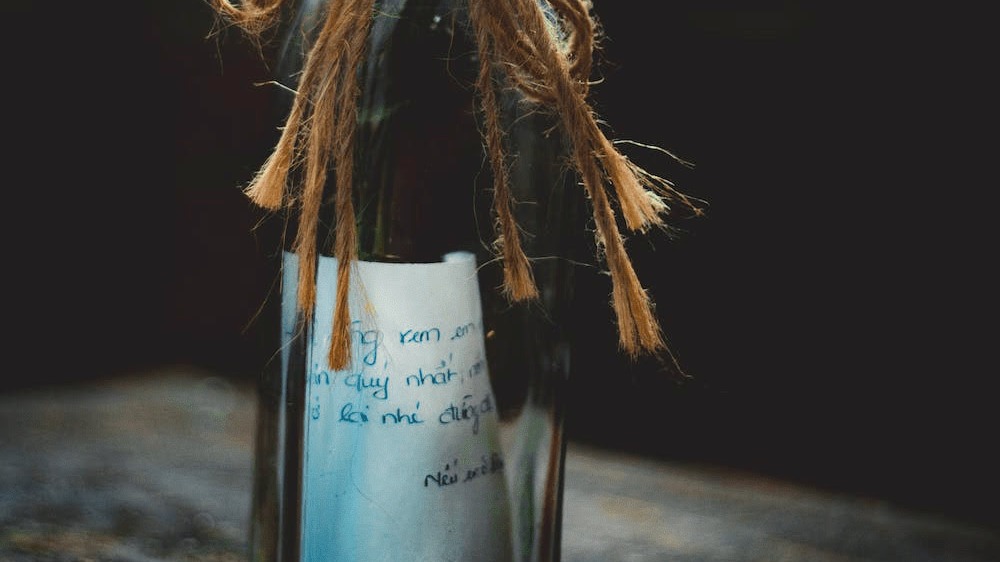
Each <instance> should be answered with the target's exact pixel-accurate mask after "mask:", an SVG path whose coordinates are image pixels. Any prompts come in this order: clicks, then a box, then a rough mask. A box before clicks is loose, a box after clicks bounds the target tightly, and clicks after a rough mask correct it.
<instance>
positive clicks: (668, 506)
mask: <svg viewBox="0 0 1000 562" xmlns="http://www.w3.org/2000/svg"><path fill="white" fill-rule="evenodd" d="M254 414H255V412H254V396H253V389H252V388H246V387H241V386H237V385H234V384H232V383H231V382H229V381H227V380H225V379H222V378H218V377H213V376H209V375H207V374H205V373H199V372H188V371H183V370H175V371H163V372H157V373H148V374H144V375H143V376H142V377H133V378H121V379H115V380H110V381H105V382H100V383H91V384H87V385H76V386H66V387H51V388H41V389H28V390H20V391H14V392H9V393H7V394H3V395H0V561H10V562H21V561H29V560H52V561H76V560H88V561H90V560H93V561H138V562H142V561H154V560H183V561H193V560H205V561H222V560H245V559H246V554H245V553H246V539H247V521H248V513H249V505H250V489H251V472H252V462H253V450H252V436H253V421H254ZM564 509H565V514H564V525H563V546H562V552H563V560H564V561H566V562H584V561H586V562H590V561H593V562H614V561H630V562H633V561H644V560H648V561H654V560H655V561H675V562H694V561H704V562H708V561H712V562H714V561H739V562H742V561H747V562H749V561H761V562H765V561H767V562H775V561H808V562H826V561H830V562H834V561H836V562H846V561H859V562H860V561H866V562H875V561H885V562H888V561H893V562H895V561H899V562H921V561H927V562H943V561H955V562H987V561H994V562H995V561H997V560H1000V536H998V533H997V531H996V530H995V529H990V528H984V527H978V526H975V525H970V524H968V523H960V522H957V521H952V520H948V519H944V518H942V517H938V516H933V515H927V514H919V513H914V512H907V511H904V510H901V509H899V508H896V507H893V506H891V505H888V504H886V503H884V502H879V501H875V500H871V499H864V498H854V497H849V496H842V495H834V494H830V493H827V492H823V491H820V490H814V489H810V488H806V487H801V486H796V485H792V484H789V483H785V482H782V481H778V480H773V479H768V478H764V477H760V476H755V475H751V474H747V473H740V472H734V471H731V470H725V469H722V468H711V467H694V466H689V465H681V464H675V463H670V462H664V461H658V460H653V459H648V458H643V457H633V456H625V455H622V454H618V453H611V452H608V451H603V450H600V449H595V448H589V447H585V446H583V445H581V444H577V443H571V444H570V446H569V450H568V453H567V459H566V492H565V508H564Z"/></svg>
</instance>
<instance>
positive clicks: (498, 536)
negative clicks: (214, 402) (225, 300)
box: [282, 253, 511, 562]
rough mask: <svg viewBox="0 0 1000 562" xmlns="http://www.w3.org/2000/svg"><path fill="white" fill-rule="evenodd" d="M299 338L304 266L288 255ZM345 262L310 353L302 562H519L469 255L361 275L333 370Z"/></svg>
mask: <svg viewBox="0 0 1000 562" xmlns="http://www.w3.org/2000/svg"><path fill="white" fill-rule="evenodd" d="M284 271H285V278H284V283H285V285H284V287H285V291H284V297H283V302H282V307H283V322H284V326H285V328H286V331H285V333H286V334H288V333H290V329H289V328H291V327H294V322H295V319H294V318H295V314H294V306H295V284H296V274H297V259H296V256H295V255H294V254H291V253H286V254H285V267H284ZM336 271H337V261H336V260H335V259H333V258H327V257H323V258H320V260H319V266H318V272H317V283H316V286H317V296H316V312H315V321H314V326H313V330H312V333H311V339H310V342H309V346H308V352H307V357H308V365H309V366H308V369H307V375H306V376H307V378H308V380H307V384H306V399H307V401H308V402H307V404H306V415H305V418H306V419H305V453H304V459H303V470H304V472H303V479H302V485H303V506H302V533H303V537H302V559H303V560H306V561H308V562H329V561H333V560H336V561H338V562H341V561H343V562H347V561H355V560H357V561H364V562H374V561H382V560H385V561H390V560H391V561H394V562H398V561H400V560H433V561H446V560H456V561H458V560H461V561H468V560H476V561H480V560H484V561H488V560H508V559H510V557H511V553H510V550H511V546H510V541H511V538H510V523H509V521H510V513H509V512H510V510H509V507H508V498H507V493H506V479H505V477H504V473H503V471H504V458H503V454H502V451H501V449H500V442H499V434H498V417H497V411H496V403H495V400H494V396H493V392H492V389H491V387H490V382H489V373H488V370H487V365H486V352H485V345H484V334H483V322H482V309H481V305H480V300H479V286H478V282H477V280H476V263H475V258H474V257H473V256H472V255H471V254H455V255H450V256H449V257H448V259H447V260H446V261H443V262H440V263H432V264H393V263H376V262H359V263H358V264H357V268H356V269H355V270H353V272H352V283H351V291H350V297H349V302H350V307H349V308H350V312H351V319H352V324H351V343H352V349H351V359H352V364H351V366H350V368H348V369H346V370H343V371H331V370H329V369H328V368H327V362H326V358H327V353H328V351H329V345H330V332H331V323H332V318H333V305H334V296H335V294H336Z"/></svg>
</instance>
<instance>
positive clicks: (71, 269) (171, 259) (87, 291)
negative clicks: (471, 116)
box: [3, 0, 1000, 524]
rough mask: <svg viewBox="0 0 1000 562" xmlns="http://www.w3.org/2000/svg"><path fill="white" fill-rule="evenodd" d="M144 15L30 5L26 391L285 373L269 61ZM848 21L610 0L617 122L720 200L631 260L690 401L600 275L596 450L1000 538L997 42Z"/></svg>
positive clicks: (666, 166) (21, 122)
mask: <svg viewBox="0 0 1000 562" xmlns="http://www.w3.org/2000/svg"><path fill="white" fill-rule="evenodd" d="M75 4H78V3H75ZM121 4H122V5H121V6H118V5H116V4H115V3H110V4H109V3H101V4H100V6H99V7H94V6H78V5H74V6H73V7H69V8H64V7H60V8H58V9H55V8H54V9H52V10H51V11H46V10H44V9H43V8H38V7H31V6H30V5H29V3H23V6H22V4H18V3H13V2H9V3H5V5H4V8H3V25H4V27H5V33H4V39H3V41H4V42H5V43H6V44H5V45H3V47H4V52H5V53H7V55H8V61H7V65H6V66H7V68H6V70H7V73H6V76H7V78H6V80H5V90H6V95H7V98H6V99H7V100H8V102H7V104H6V109H7V112H6V113H7V115H6V118H5V122H6V123H5V124H6V125H7V127H8V131H9V137H8V139H7V140H8V143H7V144H8V148H7V149H5V152H6V158H5V160H6V161H7V165H6V166H5V168H6V169H7V171H8V174H9V176H8V178H7V181H6V182H4V183H5V187H6V193H7V194H8V198H7V203H6V204H5V207H4V208H5V209H6V210H7V213H6V214H7V220H6V221H5V226H6V227H7V229H8V232H7V240H8V245H9V247H10V248H11V250H12V252H11V253H9V254H8V259H7V267H6V277H7V279H8V282H9V283H12V285H11V286H12V289H11V290H10V292H9V293H8V299H9V302H10V304H11V306H9V307H8V312H9V313H10V314H11V316H10V317H11V318H13V320H14V322H12V323H11V325H10V327H11V328H13V329H12V330H11V331H12V332H14V334H13V337H12V338H11V339H9V340H8V342H7V343H8V345H9V346H10V347H9V350H8V353H7V356H8V357H9V361H8V363H7V368H6V369H5V371H6V373H7V376H6V377H5V378H4V385H5V387H6V389H8V390H13V389H15V388H18V387H24V386H31V385H41V384H69V383H86V382H87V381H90V380H94V379H97V378H103V377H110V376H119V375H128V374H132V373H138V372H142V371H143V370H145V369H149V368H154V367H159V366H169V365H190V366H194V367H198V368H204V369H206V370H207V371H209V372H215V373H219V374H223V375H225V376H229V377H232V378H234V379H239V380H243V381H253V380H254V379H255V377H256V375H257V372H258V371H259V369H260V366H261V365H262V364H263V361H264V360H265V359H266V357H267V356H268V355H269V354H270V352H271V349H270V348H268V347H267V346H266V345H264V344H263V343H262V342H265V341H267V340H266V338H264V337H263V336H262V329H261V325H260V324H259V323H254V322H253V318H254V315H255V313H256V311H257V309H258V308H259V307H260V306H261V305H262V304H263V302H264V300H265V299H266V296H267V293H268V291H269V290H270V288H271V284H272V282H273V280H274V275H275V269H274V264H273V262H272V261H271V260H269V259H268V252H270V251H271V250H272V248H273V246H272V245H271V244H272V241H271V240H270V239H268V236H269V231H268V230H267V228H266V227H265V228H264V229H263V230H260V231H254V225H255V224H256V222H257V221H258V219H259V218H260V215H259V213H258V212H257V211H256V210H255V209H253V208H252V207H251V205H250V204H249V203H248V201H247V200H246V199H245V198H244V196H243V195H242V193H241V192H240V190H239V186H241V185H243V184H245V182H246V181H247V180H248V179H249V178H250V177H251V175H252V174H253V172H254V171H255V170H256V168H257V166H258V165H259V164H260V163H261V162H262V161H263V158H264V157H265V156H266V155H267V153H268V152H269V150H270V148H271V142H272V141H273V139H274V138H275V137H274V130H275V127H276V126H277V125H278V123H276V122H274V121H273V115H272V114H271V113H270V109H269V108H270V104H271V100H272V95H273V92H272V91H270V90H269V89H268V88H266V87H260V86H256V85H255V83H257V82H261V81H264V80H267V79H268V78H269V77H270V76H269V74H268V70H267V68H266V65H265V64H264V62H263V61H262V60H261V59H260V58H259V57H258V56H257V54H256V53H255V52H254V51H253V49H252V47H251V45H249V44H248V43H247V42H246V41H245V40H243V39H242V38H241V37H240V36H239V35H238V34H237V33H236V32H229V33H223V34H221V35H215V36H211V37H210V33H211V31H212V29H213V19H212V13H211V11H210V10H209V9H208V7H207V6H206V5H205V4H204V3H202V2H200V1H199V0H183V1H170V2H167V1H151V0H150V1H146V2H131V3H127V4H126V3H121ZM831 4H832V3H831ZM654 6H655V8H654ZM836 6H837V7H836V9H834V8H833V7H832V6H828V5H824V4H820V3H816V4H815V5H814V4H810V3H806V2H779V1H762V2H755V3H748V2H735V1H729V2H727V1H716V2H693V1H680V2H665V3H659V2H656V3H653V2H639V1H624V0H615V1H611V0H606V1H603V2H596V7H595V11H596V13H597V15H598V17H599V18H600V20H601V22H602V23H603V25H604V29H605V31H606V36H607V37H606V38H605V39H604V40H603V42H602V45H603V51H602V52H601V55H600V56H601V58H600V76H601V78H603V80H604V81H603V82H602V83H600V84H599V85H597V86H595V89H594V98H593V100H594V104H595V107H596V110H597V112H598V114H600V115H601V116H602V117H603V118H604V119H605V121H606V122H607V124H608V126H609V130H610V131H611V135H612V136H613V137H615V138H627V139H632V140H636V141H640V142H643V143H647V144H652V145H657V146H660V147H664V148H667V149H669V150H671V151H673V152H675V153H677V154H678V155H680V156H682V157H683V158H685V159H687V160H690V161H693V162H694V163H695V166H694V167H693V168H691V169H688V168H685V167H683V166H680V165H678V164H676V163H675V162H673V161H671V160H670V159H669V158H667V157H664V156H663V155H660V154H658V153H655V152H651V151H641V150H638V149H627V150H626V152H627V153H628V154H629V155H630V156H631V157H633V159H635V160H636V161H638V162H639V163H641V164H643V165H644V166H645V167H647V169H650V170H651V171H654V172H657V173H659V174H660V175H662V176H665V177H668V178H670V179H671V180H673V181H674V182H675V183H676V184H677V185H678V186H679V187H680V189H681V190H682V191H684V192H686V193H688V194H690V195H694V196H697V197H700V198H703V199H705V200H707V201H708V203H709V206H708V209H707V215H706V217H704V218H702V219H697V220H695V221H685V222H684V223H683V224H681V225H678V226H680V227H681V228H682V229H683V230H684V233H683V235H682V236H680V237H679V238H678V239H676V240H669V239H667V238H666V237H661V236H653V237H652V238H641V237H637V238H634V239H632V240H630V242H629V249H630V252H631V253H632V256H633V259H634V262H635V265H636V268H637V270H638V273H639V276H640V279H641V280H642V281H643V282H644V284H645V285H646V287H647V288H649V290H650V292H651V294H652V296H653V298H654V299H655V300H656V302H657V306H658V308H657V310H658V312H659V314H660V315H661V319H662V323H663V327H664V329H665V332H666V334H667V336H668V338H669V341H670V344H671V348H672V350H673V352H674V354H675V356H676V357H677V359H678V360H679V362H680V364H681V366H682V367H683V369H684V371H685V372H686V373H687V377H686V378H679V377H677V376H676V375H674V374H671V373H668V372H666V371H664V370H663V369H661V368H659V367H658V366H657V365H656V364H655V363H654V362H652V361H649V360H640V361H638V362H635V363H633V362H630V361H628V360H626V359H625V358H624V356H623V355H621V354H620V353H619V352H618V350H617V349H616V340H615V336H614V332H613V325H612V317H611V311H610V308H609V307H608V306H607V300H608V291H609V290H610V288H609V286H608V285H607V279H606V278H605V277H603V276H600V275H597V274H596V273H595V274H594V276H593V277H590V278H584V279H582V280H581V281H580V284H579V286H578V287H577V291H578V293H579V294H580V295H581V299H580V304H579V314H580V319H581V322H589V323H592V326H593V329H592V336H591V337H589V338H587V340H586V341H583V342H580V345H578V347H577V351H576V357H575V358H574V361H575V365H577V368H576V370H575V373H574V377H575V381H574V382H575V385H574V391H573V393H572V396H571V398H572V400H573V402H572V403H571V405H570V414H569V426H568V427H569V431H570V435H571V436H573V437H574V438H577V439H580V440H587V441H590V442H594V443H598V444H602V445H606V446H611V447H618V448H624V449H629V450H637V451H642V452H644V453H648V454H651V455H657V456H661V457H664V458H671V459H676V460H684V461H692V462H702V461H704V462H711V463H719V464H723V465H728V466H735V467H739V468H747V469H752V470H759V471H762V472H763V473H766V474H773V475H778V476H781V477H787V478H791V479H795V480H799V481H802V482H806V483H811V484H815V485H819V486H823V487H829V488H831V489H836V490H843V491H847V492H850V493H857V494H864V495H870V496H872V497H873V498H876V499H881V500H886V501H891V502H896V503H899V504H903V505H907V506H910V507H914V508H918V509H925V510H929V511H937V512H942V513H947V514H949V515H954V516H957V517H968V518H973V519H978V520H984V521H987V522H989V523H991V524H996V523H997V522H998V517H997V515H996V510H995V509H994V507H995V506H996V505H997V502H998V500H1000V494H998V487H997V485H996V482H995V478H996V474H997V473H998V469H1000V463H998V461H997V460H995V459H994V458H993V456H994V455H993V453H994V450H995V448H996V434H997V431H996V430H997V428H998V424H997V422H998V421H1000V418H998V416H997V413H996V408H995V406H994V397H995V396H996V393H995V391H994V390H993V386H994V385H993V383H994V380H995V379H996V378H997V375H998V374H1000V373H998V371H997V368H996V364H995V362H994V360H993V358H992V356H991V353H990V351H991V350H992V347H993V345H992V344H993V343H994V339H995V333H996V331H995V325H996V321H995V318H996V317H995V315H994V314H991V312H993V311H994V306H993V304H994V298H993V297H992V295H991V294H990V293H991V292H992V291H991V290H992V289H994V288H995V285H994V284H993V283H992V282H991V281H990V280H989V277H988V276H989V275H990V272H991V271H992V266H993V265H994V263H995V261H996V251H995V246H994V245H993V244H992V240H993V239H992V230H993V229H992V228H990V227H989V225H990V224H991V223H990V222H988V218H989V217H988V216H987V213H988V210H989V208H990V207H989V205H990V204H991V203H990V202H991V201H992V197H991V192H992V191H995V188H996V179H995V176H992V175H989V174H988V173H985V172H977V171H975V170H979V169H980V168H977V167H976V166H975V163H976V162H977V161H988V160H986V159H987V158H991V157H994V156H993V154H992V153H991V152H990V151H989V145H988V144H987V143H989V142H995V141H994V140H993V139H994V137H995V132H994V131H993V130H992V129H989V128H987V121H986V119H985V118H986V116H987V114H986V113H982V112H980V110H979V109H976V108H977V107H978V106H977V104H976V103H975V102H976V101H977V99H988V98H986V97H985V93H984V87H985V85H986V84H987V83H988V82H989V81H988V80H987V78H989V76H990V75H991V74H995V72H994V67H995V64H994V63H990V64H989V65H987V64H984V63H979V62H977V58H978V55H982V54H983V53H985V52H986V48H985V43H986V40H985V38H986V37H987V35H986V34H981V33H978V32H977V30H978V29H979V28H980V27H981V25H980V22H981V21H983V18H982V16H980V15H977V14H973V13H968V12H966V11H963V9H961V8H959V7H955V6H953V7H951V8H949V10H948V11H947V12H945V11H937V10H935V9H934V8H933V7H928V8H927V11H926V12H920V11H918V9H917V8H913V7H909V6H908V7H906V8H899V9H890V8H888V7H885V8H880V9H878V11H876V10H874V9H873V8H871V7H870V6H851V5H850V4H843V3H837V4H836ZM975 143H978V144H975Z"/></svg>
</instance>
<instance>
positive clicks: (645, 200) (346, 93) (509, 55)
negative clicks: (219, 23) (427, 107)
mask: <svg viewBox="0 0 1000 562" xmlns="http://www.w3.org/2000/svg"><path fill="white" fill-rule="evenodd" d="M211 2H212V4H213V6H214V7H215V9H216V11H217V12H218V14H219V16H220V17H221V18H223V19H225V20H228V21H230V22H232V23H234V24H236V25H238V26H239V27H241V28H242V29H243V30H244V31H245V32H246V33H247V34H248V35H249V36H250V37H251V38H253V39H260V38H261V36H262V34H263V32H264V31H265V30H267V29H269V28H270V27H272V26H273V24H274V23H275V22H276V20H277V19H278V17H279V14H280V13H281V9H280V8H281V6H282V4H283V2H284V0H244V1H242V2H239V3H238V4H233V3H231V2H230V1H229V0H211ZM466 2H467V5H468V12H469V16H470V21H471V23H472V26H473V30H474V33H475V38H476V41H477V49H478V54H479V59H480V68H479V79H478V80H477V82H476V88H477V91H478V93H479V101H480V104H481V110H482V114H483V128H482V131H481V134H482V139H483V145H484V147H485V149H486V151H487V153H488V157H489V162H490V166H491V168H492V171H493V181H494V184H493V187H494V202H493V208H494V211H495V213H496V217H497V222H496V225H495V232H496V241H495V244H494V248H495V251H496V253H497V254H498V258H499V259H500V261H501V262H502V263H503V267H504V282H503V291H504V294H505V295H506V296H507V297H508V298H509V299H510V300H513V301H525V300H532V299H535V298H537V297H538V288H537V287H536V285H535V281H534V277H533V273H532V270H531V263H530V261H529V260H528V258H527V256H526V255H525V253H524V250H523V247H522V245H521V238H520V232H519V229H518V226H517V224H516V220H515V218H514V214H513V204H514V201H513V198H512V195H511V190H510V187H509V181H510V180H509V176H508V173H507V169H506V166H505V162H506V161H507V155H506V154H505V153H504V131H503V129H502V126H501V119H500V108H499V104H498V101H497V97H496V91H495V88H498V87H514V88H517V89H518V90H519V91H520V92H521V93H522V94H523V95H524V97H525V99H526V100H527V101H528V102H529V103H531V104H533V105H534V106H536V108H537V109H539V110H543V111H549V112H552V113H553V114H555V115H556V116H557V117H558V118H559V125H560V130H561V132H562V134H563V135H564V136H565V138H566V139H567V142H568V146H569V147H570V152H571V154H570V156H571V163H572V166H573V167H574V169H575V171H576V172H577V175H578V176H579V179H580V181H581V183H582V184H583V188H584V189H585V190H586V192H587V195H588V197H589V200H590V202H591V204H592V210H593V215H594V222H595V224H596V227H597V228H596V237H597V244H598V252H599V253H600V254H603V256H604V259H605V261H606V263H607V265H608V269H609V272H610V275H611V281H612V291H611V304H612V307H613V309H614V312H615V316H616V318H617V321H618V333H619V344H620V346H621V348H622V349H623V350H624V351H625V352H626V353H627V354H628V355H629V356H630V357H632V358H636V357H638V356H639V355H641V354H642V353H656V352H658V351H659V350H662V349H664V347H665V344H664V339H663V335H662V332H661V330H660V326H659V323H658V321H657V318H656V315H655V312H654V305H653V301H652V299H651V298H650V297H649V295H648V294H647V292H646V291H645V289H643V287H642V286H641V285H640V283H639V280H638V277H637V276H636V273H635V270H634V268H633V266H632V262H631V260H630V259H629V257H628V254H627V252H626V250H625V244H624V239H623V237H622V234H621V231H620V229H619V227H618V219H617V217H616V215H615V211H614V204H615V203H617V206H618V207H619V208H620V210H621V213H622V220H623V223H624V226H625V227H626V228H627V229H628V230H629V231H633V232H645V231H647V230H649V229H650V228H651V227H660V228H665V222H664V219H665V216H666V215H667V214H668V213H670V212H673V211H678V210H684V211H686V212H688V213H690V214H693V215H695V216H697V215H700V214H701V209H700V208H699V206H698V203H699V202H697V201H695V200H693V199H690V198H688V197H685V196H684V195H682V194H680V193H678V192H677V191H675V190H674V189H673V186H672V185H671V184H670V183H669V182H667V181H665V180H663V179H662V178H658V177H657V176H653V175H651V174H648V173H647V172H646V171H644V170H643V169H642V168H640V167H639V166H637V165H636V164H634V163H633V162H631V161H629V160H628V158H626V157H625V155H624V154H622V153H620V152H619V151H618V149H617V148H616V147H615V144H614V143H613V142H612V141H611V140H610V139H608V138H607V136H606V135H605V134H604V133H603V131H602V130H601V128H600V126H599V124H598V120H597V118H596V117H595V116H594V114H593V111H592V109H591V107H590V105H589V103H588V102H587V94H588V90H589V86H590V83H589V74H590V72H591V68H592V58H593V53H594V50H595V42H596V39H597V35H598V32H597V29H598V26H597V24H596V21H595V20H594V18H593V16H592V14H591V4H590V1H589V0H466ZM374 10H375V0H335V1H332V2H329V3H328V4H327V13H326V15H325V18H326V19H325V21H324V22H323V26H322V28H321V29H320V33H319V35H318V36H317V38H316V41H315V43H314V44H313V45H312V47H311V48H310V50H309V52H308V53H307V55H306V58H305V61H304V67H303V72H302V75H301V77H300V79H299V85H298V90H297V92H296V95H295V99H294V101H293V104H292V108H291V110H290V112H289V115H288V118H287V122H286V123H285V126H284V128H283V130H282V134H281V137H280V139H279V141H278V143H277V145H276V146H275V149H274V152H273V153H272V154H271V155H270V156H269V157H268V159H267V160H266V161H265V163H264V165H263V166H262V168H261V169H260V171H259V172H258V173H257V175H256V176H255V177H254V179H253V181H252V182H251V183H250V185H249V186H248V187H247V188H246V189H245V193H246V194H247V196H248V197H249V198H250V199H251V200H252V201H253V202H254V203H255V204H257V205H259V206H261V207H263V208H265V209H269V210H278V209H281V208H286V207H293V206H296V205H298V206H299V209H298V211H299V213H298V214H299V225H298V231H297V237H296V240H295V242H294V248H295V252H296V253H297V254H298V255H299V281H298V295H299V298H298V307H299V308H300V310H301V311H302V312H303V313H304V314H305V316H306V319H307V320H308V319H311V318H312V313H313V308H314V307H315V302H316V287H315V283H316V265H317V259H318V255H317V251H318V250H317V247H316V246H317V245H316V240H317V238H316V236H317V230H318V221H319V207H320V203H321V200H322V197H323V187H324V185H325V184H326V175H327V169H328V166H329V165H330V161H331V159H332V169H333V170H334V173H335V180H336V181H335V184H334V186H335V189H336V193H335V194H334V200H335V205H336V225H337V226H336V232H335V234H336V236H335V240H334V248H333V255H334V256H336V257H337V259H338V270H337V293H336V303H335V306H334V318H333V335H332V338H331V340H332V341H331V346H330V354H329V357H328V360H329V367H330V368H331V369H342V368H345V367H346V366H347V365H348V364H349V362H350V337H349V336H350V334H349V331H348V330H349V325H350V315H349V311H348V303H347V300H348V293H349V291H348V289H349V286H350V277H351V269H352V267H353V264H354V262H355V261H356V259H357V251H358V250H357V233H356V231H355V228H356V227H355V220H354V208H353V203H352V197H351V192H352V186H353V167H352V158H353V154H354V136H355V130H356V127H357V105H358V96H359V94H360V89H359V86H358V83H357V76H356V72H355V70H356V69H357V68H358V66H359V63H360V61H361V60H362V58H363V55H364V49H365V46H366V43H367V39H368V33H369V30H370V28H371V22H372V18H373V17H376V16H375V11H374ZM298 167H301V168H302V169H304V179H303V185H301V186H289V182H290V173H291V171H292V170H293V169H296V168H298ZM289 187H294V188H297V193H296V192H295V190H292V192H293V194H292V195H290V194H289V191H290V190H289V189H288V188H289ZM612 195H613V197H612Z"/></svg>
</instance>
